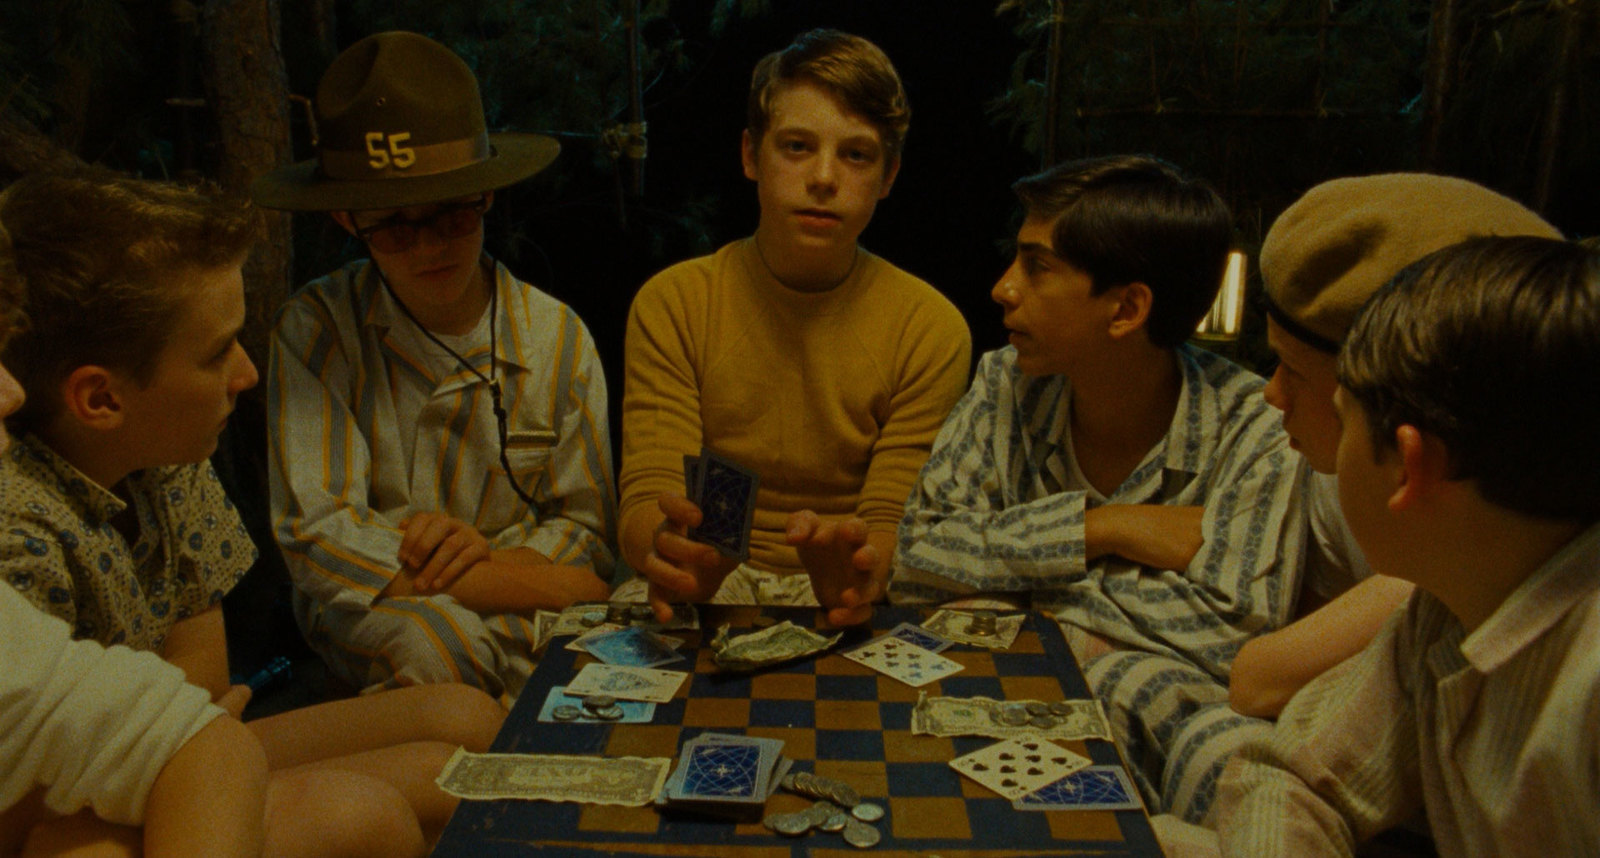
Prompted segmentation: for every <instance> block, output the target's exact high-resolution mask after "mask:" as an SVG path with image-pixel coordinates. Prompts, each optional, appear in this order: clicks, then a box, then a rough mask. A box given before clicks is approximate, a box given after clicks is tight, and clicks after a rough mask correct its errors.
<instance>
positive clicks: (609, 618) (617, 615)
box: [606, 604, 628, 625]
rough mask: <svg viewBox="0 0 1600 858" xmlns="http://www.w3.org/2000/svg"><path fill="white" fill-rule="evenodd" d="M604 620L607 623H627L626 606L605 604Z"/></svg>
mask: <svg viewBox="0 0 1600 858" xmlns="http://www.w3.org/2000/svg"><path fill="white" fill-rule="evenodd" d="M606 622H608V623H617V624H619V625H627V623H628V606H627V605H624V604H613V605H607V606H606Z"/></svg>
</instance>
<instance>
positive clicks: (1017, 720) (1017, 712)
mask: <svg viewBox="0 0 1600 858" xmlns="http://www.w3.org/2000/svg"><path fill="white" fill-rule="evenodd" d="M1000 723H1002V724H1004V725H1006V726H1007V727H1021V726H1022V725H1024V724H1026V723H1028V710H1026V709H1023V708H1022V707H1021V706H1007V707H1006V708H1004V709H1002V710H1000Z"/></svg>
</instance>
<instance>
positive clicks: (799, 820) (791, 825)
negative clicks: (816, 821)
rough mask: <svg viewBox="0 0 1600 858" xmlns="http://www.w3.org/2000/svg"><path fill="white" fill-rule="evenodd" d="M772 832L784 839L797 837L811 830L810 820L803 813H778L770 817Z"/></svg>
mask: <svg viewBox="0 0 1600 858" xmlns="http://www.w3.org/2000/svg"><path fill="white" fill-rule="evenodd" d="M772 830H773V831H776V832H778V833H779V834H782V835H783V836H785V837H799V836H800V835H802V834H805V833H806V832H808V831H810V830H811V819H810V818H809V817H807V816H806V815H805V814H803V813H779V814H776V815H774V816H773V817H772Z"/></svg>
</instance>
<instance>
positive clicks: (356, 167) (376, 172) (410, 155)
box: [317, 131, 493, 181]
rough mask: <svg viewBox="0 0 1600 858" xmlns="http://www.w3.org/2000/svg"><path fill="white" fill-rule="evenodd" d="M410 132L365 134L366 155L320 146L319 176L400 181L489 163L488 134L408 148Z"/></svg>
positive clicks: (352, 179) (490, 150)
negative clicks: (320, 172)
mask: <svg viewBox="0 0 1600 858" xmlns="http://www.w3.org/2000/svg"><path fill="white" fill-rule="evenodd" d="M410 138H411V134H410V132H405V131H402V132H400V133H398V134H384V133H383V132H381V131H373V132H370V133H368V134H367V149H366V151H365V152H352V151H350V150H347V149H329V148H327V147H323V148H322V149H321V151H320V152H318V154H317V163H318V164H319V165H320V167H321V169H322V174H323V175H324V176H327V177H328V178H330V179H340V180H346V181H362V180H364V179H403V178H406V177H408V176H433V175H438V174H439V173H448V172H450V171H452V170H459V169H461V168H463V167H470V166H472V165H473V164H477V163H480V162H483V161H487V160H489V158H490V156H491V155H492V154H493V150H492V149H490V148H489V137H488V135H479V136H477V137H474V138H471V139H468V140H449V141H446V142H444V143H429V144H427V145H425V146H411V145H408V144H409V141H410Z"/></svg>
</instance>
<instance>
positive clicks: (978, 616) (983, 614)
mask: <svg viewBox="0 0 1600 858" xmlns="http://www.w3.org/2000/svg"><path fill="white" fill-rule="evenodd" d="M998 616H999V614H996V613H995V612H994V611H984V610H979V611H973V612H972V618H973V619H974V620H982V621H983V622H986V623H992V622H994V621H995V619H996V618H997V617H998Z"/></svg>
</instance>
